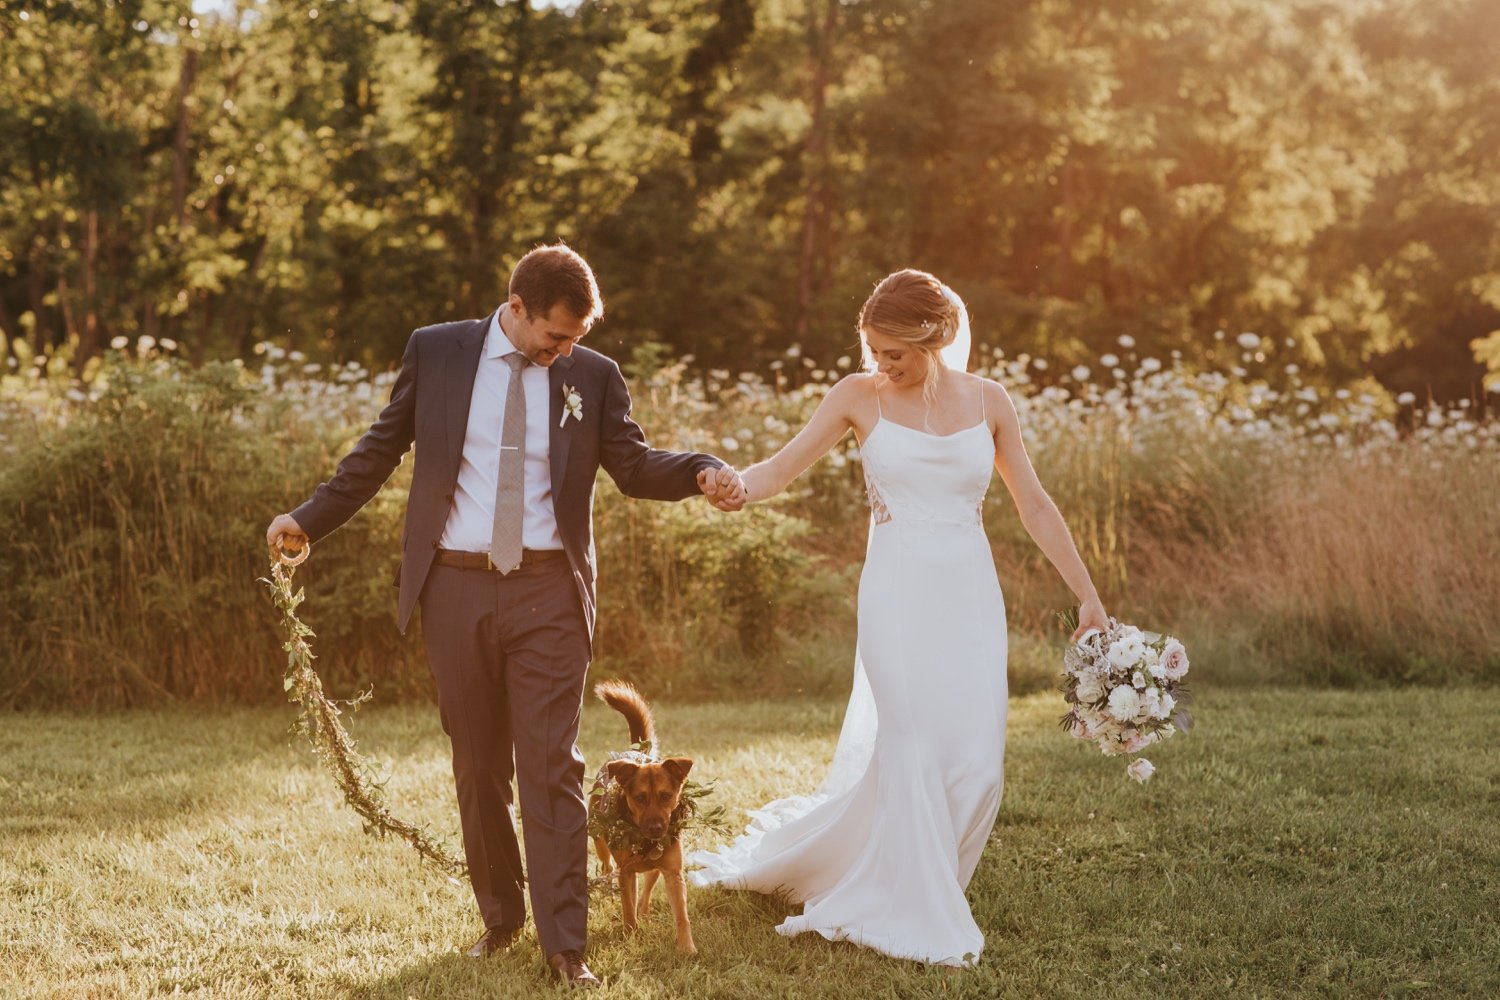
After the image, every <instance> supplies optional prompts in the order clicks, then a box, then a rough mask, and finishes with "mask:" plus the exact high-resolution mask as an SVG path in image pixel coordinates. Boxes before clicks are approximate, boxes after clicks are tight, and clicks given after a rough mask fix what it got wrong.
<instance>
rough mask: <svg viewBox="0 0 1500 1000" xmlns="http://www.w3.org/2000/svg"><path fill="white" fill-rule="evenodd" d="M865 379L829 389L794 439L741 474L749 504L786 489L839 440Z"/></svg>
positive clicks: (859, 377)
mask: <svg viewBox="0 0 1500 1000" xmlns="http://www.w3.org/2000/svg"><path fill="white" fill-rule="evenodd" d="M868 378H869V376H868V375H850V376H849V377H848V378H845V379H843V380H842V381H840V382H839V383H838V384H837V385H835V386H834V387H833V388H832V389H829V390H828V395H826V396H824V397H823V401H822V402H821V403H819V404H818V408H817V410H815V411H814V412H813V415H812V419H811V420H809V421H808V422H807V426H805V427H803V428H802V429H801V430H800V431H798V432H797V436H796V437H794V438H792V439H791V440H790V441H788V442H787V444H786V446H785V447H783V448H782V449H781V450H780V451H778V452H777V453H776V454H775V455H772V456H771V457H770V458H768V459H766V460H765V461H764V462H757V463H756V464H754V465H752V466H750V468H748V469H746V470H745V471H744V472H743V473H741V476H742V477H743V478H744V481H745V493H746V495H747V498H748V499H749V500H750V501H751V502H754V501H759V500H767V499H769V498H771V497H774V496H775V495H776V494H778V493H780V492H781V491H782V490H784V489H786V488H787V487H788V486H789V485H791V482H792V480H794V479H796V478H797V477H798V476H800V475H802V473H804V472H806V471H807V468H808V466H810V465H812V464H813V463H814V462H816V461H817V460H818V459H820V458H822V457H823V456H824V455H826V454H827V453H828V450H829V449H830V448H832V447H833V446H834V445H836V444H838V443H839V441H840V440H842V439H843V437H844V435H845V434H847V433H848V432H849V429H850V428H851V427H853V426H854V421H853V413H854V407H855V404H856V403H857V402H858V401H859V400H860V399H861V398H862V397H863V392H862V383H863V382H864V381H866V380H868Z"/></svg>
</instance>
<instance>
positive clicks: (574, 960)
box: [547, 951, 599, 990]
mask: <svg viewBox="0 0 1500 1000" xmlns="http://www.w3.org/2000/svg"><path fill="white" fill-rule="evenodd" d="M547 964H548V965H550V966H552V972H553V973H554V974H555V975H556V976H557V978H559V979H561V980H562V981H563V982H565V983H567V984H568V985H569V986H571V987H574V988H577V989H586V990H591V989H593V988H595V987H596V986H598V985H599V977H598V976H596V975H594V974H593V973H592V972H590V971H589V967H588V966H587V965H584V964H583V956H582V955H580V954H579V953H578V952H576V951H561V952H558V953H557V954H556V955H553V956H552V957H551V958H549V959H547Z"/></svg>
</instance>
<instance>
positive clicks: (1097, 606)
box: [1069, 594, 1109, 642]
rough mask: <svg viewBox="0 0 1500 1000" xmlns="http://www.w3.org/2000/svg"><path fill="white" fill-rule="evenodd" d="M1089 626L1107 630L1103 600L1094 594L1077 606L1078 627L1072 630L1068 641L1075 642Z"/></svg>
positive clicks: (1103, 630) (1107, 618) (1107, 624)
mask: <svg viewBox="0 0 1500 1000" xmlns="http://www.w3.org/2000/svg"><path fill="white" fill-rule="evenodd" d="M1091 628H1096V629H1098V630H1099V631H1101V632H1108V631H1109V615H1107V614H1105V613H1104V602H1103V601H1101V600H1099V595H1097V594H1095V595H1094V596H1093V597H1090V598H1089V599H1088V600H1086V601H1084V602H1083V603H1082V604H1080V605H1079V606H1078V627H1077V628H1076V629H1074V630H1073V636H1072V638H1071V639H1069V641H1070V642H1077V641H1078V640H1079V638H1080V637H1081V636H1082V635H1083V633H1085V632H1087V631H1088V630H1089V629H1091Z"/></svg>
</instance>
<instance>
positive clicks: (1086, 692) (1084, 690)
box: [1073, 673, 1104, 704]
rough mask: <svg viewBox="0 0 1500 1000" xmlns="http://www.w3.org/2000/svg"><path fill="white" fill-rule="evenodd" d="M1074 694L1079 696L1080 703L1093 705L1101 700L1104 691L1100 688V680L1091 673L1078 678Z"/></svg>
mask: <svg viewBox="0 0 1500 1000" xmlns="http://www.w3.org/2000/svg"><path fill="white" fill-rule="evenodd" d="M1073 693H1074V694H1076V695H1077V696H1078V700H1079V701H1082V702H1085V703H1088V704H1092V703H1093V702H1096V701H1098V700H1099V696H1100V695H1101V694H1103V693H1104V689H1103V688H1101V687H1100V686H1099V678H1097V677H1095V676H1094V675H1093V674H1091V673H1090V674H1084V675H1083V676H1082V677H1080V678H1078V686H1077V687H1076V688H1074V689H1073Z"/></svg>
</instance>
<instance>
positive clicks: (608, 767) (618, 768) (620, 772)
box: [604, 760, 641, 785]
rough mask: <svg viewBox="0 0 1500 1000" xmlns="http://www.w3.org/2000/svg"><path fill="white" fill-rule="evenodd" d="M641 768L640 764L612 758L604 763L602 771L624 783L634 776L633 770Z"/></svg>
mask: <svg viewBox="0 0 1500 1000" xmlns="http://www.w3.org/2000/svg"><path fill="white" fill-rule="evenodd" d="M640 769H641V765H639V764H636V763H634V762H632V761H628V760H612V761H610V762H609V763H608V764H605V765H604V773H605V774H607V775H609V776H610V777H611V778H614V779H615V780H616V781H618V782H619V783H620V784H622V785H624V784H626V783H628V782H629V781H630V779H631V778H634V777H635V772H637V771H639V770H640Z"/></svg>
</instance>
